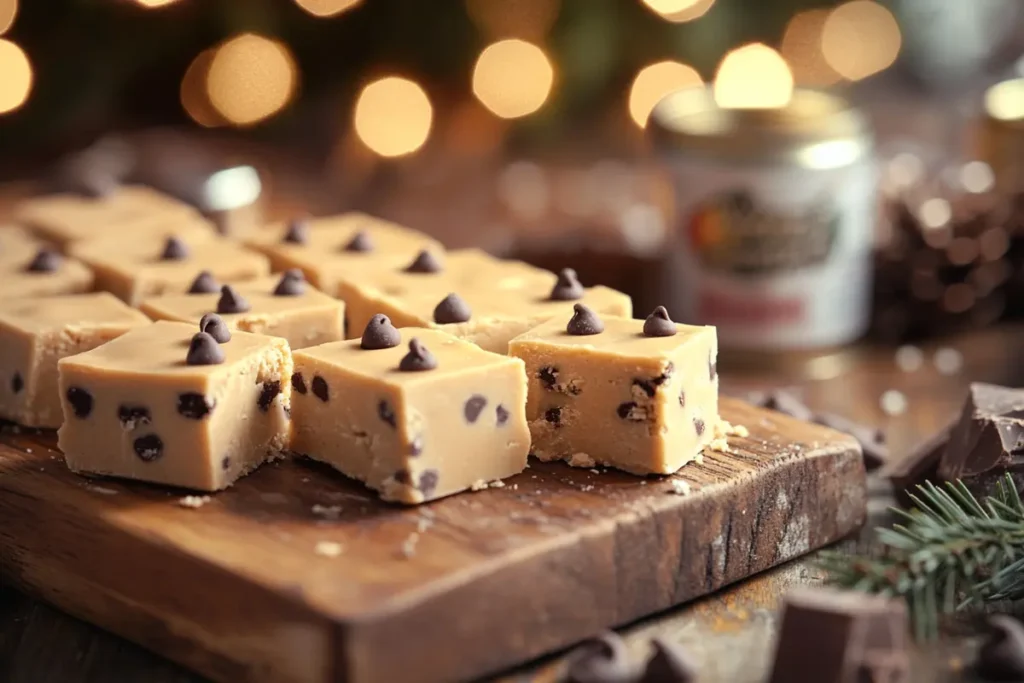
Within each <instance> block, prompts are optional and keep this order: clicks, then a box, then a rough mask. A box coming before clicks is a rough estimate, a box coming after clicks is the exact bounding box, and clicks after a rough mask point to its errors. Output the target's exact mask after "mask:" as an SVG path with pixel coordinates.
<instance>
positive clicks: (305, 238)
mask: <svg viewBox="0 0 1024 683" xmlns="http://www.w3.org/2000/svg"><path fill="white" fill-rule="evenodd" d="M281 241H282V242H285V243H287V244H306V243H307V242H309V221H308V220H306V219H305V218H293V219H292V220H291V221H289V222H288V227H287V228H286V229H285V231H284V237H282V238H281Z"/></svg>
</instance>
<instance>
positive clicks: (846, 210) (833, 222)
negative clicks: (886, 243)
mask: <svg viewBox="0 0 1024 683" xmlns="http://www.w3.org/2000/svg"><path fill="white" fill-rule="evenodd" d="M675 170H676V172H677V176H676V177H677V183H678V185H677V202H678V204H677V205H678V207H679V214H678V215H679V221H678V224H677V226H676V230H675V233H674V237H673V239H674V247H675V248H674V249H673V257H672V259H671V260H672V267H671V268H670V269H669V270H670V272H669V276H670V278H671V286H672V289H671V292H672V296H673V301H672V308H673V309H674V312H675V314H676V315H677V316H678V319H679V320H681V321H683V322H690V323H699V324H704V325H715V326H716V327H717V328H718V338H719V342H720V343H721V345H722V346H723V347H729V348H738V349H761V350H765V349H767V350H790V349H810V348H815V347H823V346H832V345H836V344H842V343H845V342H848V341H851V340H853V339H855V338H857V337H858V336H860V335H861V334H862V333H863V332H864V330H865V329H866V327H867V324H868V316H869V313H870V309H869V306H870V288H871V247H872V239H873V231H874V221H875V217H876V202H875V191H876V175H875V167H874V164H873V163H871V162H861V163H857V164H856V165H853V166H847V167H843V168H835V169H827V170H809V169H805V168H798V167H781V168H780V167H757V168H750V167H744V168H723V167H718V168H715V167H709V166H708V164H706V163H698V162H697V161H692V160H685V161H683V160H681V161H677V162H676V166H675Z"/></svg>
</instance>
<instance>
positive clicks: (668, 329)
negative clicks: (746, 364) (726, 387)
mask: <svg viewBox="0 0 1024 683" xmlns="http://www.w3.org/2000/svg"><path fill="white" fill-rule="evenodd" d="M678 331H679V330H678V328H677V327H676V324H675V323H674V322H672V319H671V318H669V317H668V311H667V310H665V307H664V306H658V307H657V308H655V309H654V311H653V312H652V313H651V314H650V315H649V316H647V320H645V321H644V336H645V337H671V336H672V335H674V334H675V333H676V332H678ZM712 379H714V377H712Z"/></svg>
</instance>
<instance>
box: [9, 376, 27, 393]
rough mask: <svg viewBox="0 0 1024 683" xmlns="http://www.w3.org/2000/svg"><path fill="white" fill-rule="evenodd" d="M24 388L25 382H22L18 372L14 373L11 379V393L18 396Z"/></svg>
mask: <svg viewBox="0 0 1024 683" xmlns="http://www.w3.org/2000/svg"><path fill="white" fill-rule="evenodd" d="M24 388H25V380H23V379H22V378H21V373H20V372H16V373H14V376H13V377H11V391H13V392H14V393H16V394H20V393H21V390H22V389H24Z"/></svg>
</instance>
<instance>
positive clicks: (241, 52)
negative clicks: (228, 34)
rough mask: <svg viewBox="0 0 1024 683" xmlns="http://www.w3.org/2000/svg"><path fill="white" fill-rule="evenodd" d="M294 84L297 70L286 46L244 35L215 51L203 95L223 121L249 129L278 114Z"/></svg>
mask: <svg viewBox="0 0 1024 683" xmlns="http://www.w3.org/2000/svg"><path fill="white" fill-rule="evenodd" d="M297 81H298V69H297V68H296V66H295V60H294V59H293V58H292V54H291V52H290V51H289V50H288V48H287V46H285V45H284V44H283V43H279V42H277V41H275V40H270V39H269V38H264V37H263V36H258V35H255V34H253V33H245V34H242V35H240V36H236V37H235V38H232V39H230V40H228V41H227V42H225V43H223V44H222V45H221V46H220V47H218V48H216V52H215V53H214V55H213V60H212V61H211V63H210V67H209V71H208V72H207V74H206V91H207V94H208V96H209V98H210V104H212V105H213V108H214V109H216V110H217V112H218V113H219V114H220V115H221V116H223V117H224V118H225V119H226V120H227V121H229V122H230V123H232V124H235V125H238V126H249V125H253V124H255V123H259V122H260V121H263V120H265V119H267V118H269V117H271V116H273V115H274V114H276V113H277V112H279V111H281V109H283V108H284V107H285V106H286V105H287V104H288V103H289V102H290V101H291V99H292V97H294V95H295V90H296V87H297Z"/></svg>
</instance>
